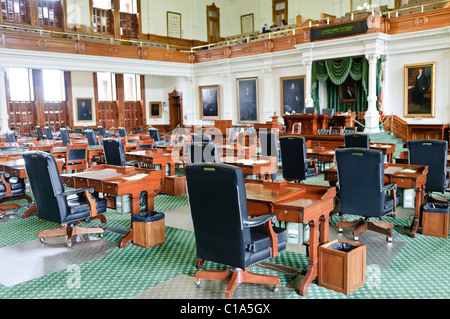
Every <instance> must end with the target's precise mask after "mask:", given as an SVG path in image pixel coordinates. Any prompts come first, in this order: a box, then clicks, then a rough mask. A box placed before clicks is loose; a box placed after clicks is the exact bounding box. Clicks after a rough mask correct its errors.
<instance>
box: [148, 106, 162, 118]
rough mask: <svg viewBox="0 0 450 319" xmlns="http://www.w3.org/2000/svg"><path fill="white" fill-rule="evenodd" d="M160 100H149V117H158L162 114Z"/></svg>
mask: <svg viewBox="0 0 450 319" xmlns="http://www.w3.org/2000/svg"><path fill="white" fill-rule="evenodd" d="M161 107H162V102H150V118H159V117H161V116H162V112H161Z"/></svg>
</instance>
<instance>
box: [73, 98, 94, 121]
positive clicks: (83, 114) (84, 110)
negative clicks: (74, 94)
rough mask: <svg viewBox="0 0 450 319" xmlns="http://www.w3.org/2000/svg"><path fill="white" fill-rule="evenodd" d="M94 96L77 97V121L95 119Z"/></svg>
mask: <svg viewBox="0 0 450 319" xmlns="http://www.w3.org/2000/svg"><path fill="white" fill-rule="evenodd" d="M93 100H94V99H93V98H76V99H75V114H76V115H77V122H92V121H94V115H93V114H94V112H95V110H94V104H93V103H92V101H93Z"/></svg>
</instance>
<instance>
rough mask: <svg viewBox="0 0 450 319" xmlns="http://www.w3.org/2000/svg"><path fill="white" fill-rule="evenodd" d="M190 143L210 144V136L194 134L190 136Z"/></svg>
mask: <svg viewBox="0 0 450 319" xmlns="http://www.w3.org/2000/svg"><path fill="white" fill-rule="evenodd" d="M192 141H193V142H205V143H209V142H212V136H211V135H210V134H203V133H194V134H192Z"/></svg>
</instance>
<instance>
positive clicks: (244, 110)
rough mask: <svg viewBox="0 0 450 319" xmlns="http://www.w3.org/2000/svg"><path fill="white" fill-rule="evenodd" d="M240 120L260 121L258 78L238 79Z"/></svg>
mask: <svg viewBox="0 0 450 319" xmlns="http://www.w3.org/2000/svg"><path fill="white" fill-rule="evenodd" d="M237 83H238V108H239V122H244V123H245V122H247V123H249V122H250V123H255V122H257V121H258V79H257V78H251V79H238V80H237Z"/></svg>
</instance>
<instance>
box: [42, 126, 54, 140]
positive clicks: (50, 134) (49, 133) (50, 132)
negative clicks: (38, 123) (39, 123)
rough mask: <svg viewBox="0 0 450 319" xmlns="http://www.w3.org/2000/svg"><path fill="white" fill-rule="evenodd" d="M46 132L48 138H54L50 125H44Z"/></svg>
mask: <svg viewBox="0 0 450 319" xmlns="http://www.w3.org/2000/svg"><path fill="white" fill-rule="evenodd" d="M44 132H45V137H46V138H47V139H48V140H53V134H52V130H51V129H50V127H48V126H44Z"/></svg>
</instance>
